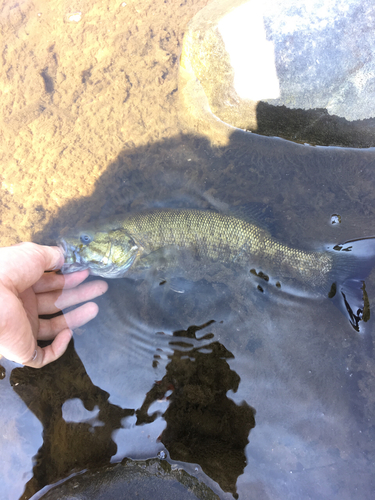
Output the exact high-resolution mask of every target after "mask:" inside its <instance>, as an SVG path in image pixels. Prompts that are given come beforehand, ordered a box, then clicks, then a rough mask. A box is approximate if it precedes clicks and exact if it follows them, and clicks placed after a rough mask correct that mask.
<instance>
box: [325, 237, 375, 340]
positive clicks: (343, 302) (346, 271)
mask: <svg viewBox="0 0 375 500" xmlns="http://www.w3.org/2000/svg"><path fill="white" fill-rule="evenodd" d="M330 251H331V252H333V253H334V269H333V271H332V273H331V283H332V285H331V289H330V291H329V293H328V297H329V298H331V299H333V301H334V303H335V305H337V306H338V307H339V309H340V310H341V311H342V312H343V313H344V315H345V316H346V317H347V318H348V320H349V323H350V324H351V325H352V327H353V328H354V329H355V330H356V331H357V332H360V331H362V328H363V323H366V322H367V321H368V320H369V319H370V302H369V298H368V294H367V291H366V283H365V279H366V278H367V277H368V275H369V274H370V272H371V270H372V268H373V267H374V266H375V237H371V238H364V239H358V240H352V241H347V242H346V243H343V244H342V245H335V246H334V247H333V248H331V249H330Z"/></svg>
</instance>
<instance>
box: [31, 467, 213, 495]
mask: <svg viewBox="0 0 375 500" xmlns="http://www.w3.org/2000/svg"><path fill="white" fill-rule="evenodd" d="M38 498H40V499H43V500H121V499H130V498H140V499H142V498H145V499H146V498H152V499H153V500H176V499H177V498H178V499H181V500H219V497H218V496H217V495H216V494H215V493H213V491H212V490H211V489H210V488H208V487H207V486H206V485H205V484H203V483H200V482H199V481H198V480H197V479H196V478H195V477H193V476H190V475H189V474H187V473H186V472H185V471H183V470H178V469H176V470H172V467H171V465H170V464H169V463H168V462H166V461H164V460H159V459H157V458H153V459H150V460H129V459H125V460H123V462H121V463H119V464H114V465H108V466H105V467H102V468H101V469H97V470H93V471H86V472H84V473H82V474H77V475H75V476H73V477H70V478H69V479H67V480H66V481H65V482H63V483H61V484H58V485H57V486H55V487H53V488H52V489H50V490H49V491H48V492H47V493H46V494H45V495H43V496H42V497H40V496H39V495H38Z"/></svg>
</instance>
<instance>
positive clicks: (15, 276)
mask: <svg viewBox="0 0 375 500" xmlns="http://www.w3.org/2000/svg"><path fill="white" fill-rule="evenodd" d="M63 262H64V257H63V254H62V251H61V250H60V249H59V248H58V247H48V246H43V245H37V244H35V243H20V244H19V245H14V246H12V247H4V248H0V355H3V356H4V357H5V358H7V359H9V360H11V361H15V362H17V363H21V364H23V365H27V366H31V367H33V368H41V367H42V366H44V365H46V364H48V363H51V362H52V361H55V360H56V359H57V358H59V357H60V356H61V355H62V354H63V353H64V352H65V350H66V348H67V346H68V343H69V341H70V339H71V337H72V334H73V332H72V330H73V329H74V328H78V327H79V326H81V325H84V324H85V323H87V322H88V321H90V320H91V319H93V318H94V317H95V316H96V315H97V313H98V306H97V305H96V304H95V303H94V302H87V303H86V304H83V305H81V306H79V307H77V308H76V309H74V310H72V311H69V312H68V313H66V314H64V315H60V316H56V317H54V318H52V319H48V320H47V319H40V318H39V316H40V315H48V314H54V313H56V312H58V311H60V310H61V309H64V308H66V307H69V306H72V305H75V304H79V303H80V302H85V301H86V300H90V299H93V298H95V297H98V296H99V295H102V294H103V293H105V292H106V291H107V288H108V285H107V283H106V282H105V281H102V280H95V281H91V282H89V283H85V284H83V285H80V283H81V282H82V281H83V280H85V279H86V278H87V276H88V274H89V272H88V270H85V271H80V272H77V273H73V274H69V275H62V274H56V273H55V272H50V273H45V271H47V270H55V269H59V268H60V267H61V266H62V264H63ZM51 339H54V340H53V342H52V344H51V345H49V346H47V347H44V348H41V347H39V346H38V345H37V340H51ZM0 357H1V356H0Z"/></svg>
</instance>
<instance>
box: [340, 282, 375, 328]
mask: <svg viewBox="0 0 375 500" xmlns="http://www.w3.org/2000/svg"><path fill="white" fill-rule="evenodd" d="M339 300H340V304H341V309H342V310H343V312H344V314H345V315H346V316H347V318H348V319H349V322H350V324H351V325H352V327H353V328H354V330H356V331H357V332H359V331H360V323H361V321H363V322H366V321H368V320H369V319H370V303H369V299H368V295H367V292H366V285H365V282H364V281H363V280H355V279H348V280H346V281H344V283H343V284H342V285H341V286H340V287H339Z"/></svg>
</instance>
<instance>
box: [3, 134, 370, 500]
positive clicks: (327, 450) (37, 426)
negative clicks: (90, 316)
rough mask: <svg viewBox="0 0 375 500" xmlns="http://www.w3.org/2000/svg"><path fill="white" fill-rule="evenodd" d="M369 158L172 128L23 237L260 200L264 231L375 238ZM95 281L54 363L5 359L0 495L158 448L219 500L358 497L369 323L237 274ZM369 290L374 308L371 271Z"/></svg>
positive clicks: (303, 238) (366, 492)
mask: <svg viewBox="0 0 375 500" xmlns="http://www.w3.org/2000/svg"><path fill="white" fill-rule="evenodd" d="M374 159H375V153H374V151H372V150H368V151H359V150H358V151H355V150H340V149H338V148H313V147H309V146H301V145H296V144H289V143H287V142H285V141H282V140H279V139H276V138H264V137H259V136H256V135H250V134H245V133H242V132H236V133H234V134H233V136H232V137H231V141H230V144H229V145H228V146H225V147H224V146H223V147H213V146H211V145H210V143H209V142H208V140H207V139H204V138H201V137H199V136H194V135H193V134H190V135H189V134H186V133H184V132H183V131H182V130H179V129H177V128H176V134H175V135H173V136H171V137H170V138H168V139H165V140H162V141H157V142H155V143H152V144H149V145H147V146H142V147H139V148H133V149H132V148H127V149H124V152H123V153H122V155H120V156H119V158H118V159H117V160H116V161H115V162H113V163H111V164H110V165H109V166H108V169H107V171H106V172H105V174H103V176H102V177H101V180H100V183H99V184H98V188H97V189H96V190H95V191H94V193H93V195H92V196H91V197H90V198H89V199H79V198H78V199H76V200H74V201H73V202H71V203H70V205H69V204H68V205H67V206H65V207H63V208H62V209H61V214H60V217H59V218H58V219H57V220H54V221H53V223H51V224H49V225H47V226H46V227H45V229H44V230H43V231H42V233H39V234H38V235H37V236H36V240H37V241H39V242H42V241H43V242H46V243H52V242H53V240H54V238H55V236H56V235H57V234H59V232H60V230H61V229H62V228H63V227H66V226H67V225H69V223H70V221H71V214H72V212H74V213H75V214H76V216H75V217H76V220H74V222H77V221H78V220H79V219H80V218H86V219H90V217H91V218H97V217H107V216H110V215H112V214H114V213H117V214H118V213H122V212H123V213H125V212H127V211H129V210H132V211H135V210H141V209H147V208H150V207H154V206H169V207H170V206H173V207H197V208H208V207H209V206H211V204H212V203H222V202H224V203H226V204H227V206H229V207H234V206H236V205H244V204H247V203H249V202H251V203H254V204H255V203H256V204H257V205H258V206H261V207H269V208H270V209H271V210H272V215H271V216H270V217H269V219H271V220H268V221H267V222H268V223H269V225H270V226H271V231H272V233H273V235H274V236H275V237H277V238H279V239H280V240H282V241H284V242H286V243H288V244H289V245H291V246H295V247H299V248H303V249H307V250H310V249H316V248H322V247H324V246H325V245H328V244H333V243H340V242H344V241H346V240H348V239H353V238H360V237H364V236H369V235H374V234H375V222H374V220H375V219H374V212H375V171H374ZM93 207H95V209H94V208H93ZM98 207H99V208H98ZM91 213H95V216H91V215H90V214H91ZM333 215H336V216H338V215H339V216H340V219H341V223H336V224H332V219H331V218H332V216H333ZM333 220H334V221H335V222H336V221H337V219H336V218H334V219H333ZM260 223H262V221H260ZM109 285H110V287H109V291H108V292H107V294H105V295H104V296H103V297H101V298H100V299H98V301H97V302H98V304H99V306H100V314H99V316H98V317H97V318H96V319H95V320H93V321H92V322H91V323H89V324H88V325H86V326H84V327H82V328H80V329H79V330H78V331H77V332H75V336H74V346H73V344H72V345H71V346H70V348H69V351H68V352H67V354H66V355H65V356H64V357H63V358H62V359H61V360H60V361H58V362H56V363H54V364H53V365H51V366H47V367H45V368H43V369H41V370H38V371H36V370H32V369H29V368H20V367H16V366H15V365H14V364H13V363H10V362H8V361H6V360H2V365H3V367H4V368H5V377H4V378H3V379H2V380H1V381H0V388H1V393H2V396H1V398H2V399H1V402H2V404H1V406H0V422H1V429H2V432H1V433H0V446H1V457H2V460H1V463H2V467H1V472H0V474H1V485H2V487H1V490H2V494H1V495H2V496H1V498H4V499H10V500H17V499H20V498H25V499H26V498H31V496H32V495H33V494H35V493H36V492H37V491H39V490H40V489H41V488H43V487H44V486H46V485H49V484H53V483H55V482H57V481H59V480H60V479H63V478H65V477H67V476H69V475H70V474H71V473H72V472H78V471H80V470H83V469H87V468H93V467H96V466H101V465H104V464H108V463H109V462H119V461H121V460H122V459H123V458H124V457H129V458H132V459H146V458H150V457H156V456H159V457H162V458H163V457H165V458H166V459H167V460H169V461H170V462H171V463H173V464H176V463H177V464H178V465H179V467H182V468H184V469H185V470H186V471H187V472H189V473H190V474H192V475H195V476H196V477H197V478H198V479H199V480H200V481H203V482H204V483H206V484H207V485H209V486H210V488H212V489H213V491H214V492H215V493H216V494H217V495H219V497H220V498H223V499H225V498H232V495H238V496H239V498H241V499H253V498H256V499H259V500H262V499H272V500H274V499H279V498H293V499H294V498H295V499H297V498H298V499H300V498H329V499H335V498H340V499H351V498H354V497H355V498H358V499H367V498H370V497H371V495H372V492H373V491H374V487H375V484H374V475H373V470H374V460H375V455H374V451H375V431H374V426H373V422H374V418H375V406H374V402H375V397H374V380H375V363H374V358H373V340H372V339H373V335H374V318H373V317H371V318H370V321H369V322H368V323H367V325H366V329H365V332H364V333H363V334H358V333H357V332H355V331H354V330H353V328H352V327H351V326H350V324H349V322H348V321H347V319H346V318H345V317H344V316H343V315H342V314H341V312H340V311H339V310H338V309H337V308H336V307H334V305H333V304H332V303H331V302H330V301H329V299H327V298H324V297H322V298H320V299H319V298H318V299H314V300H312V299H307V298H297V297H291V296H288V295H286V294H285V293H283V292H282V291H280V293H275V291H271V290H268V289H267V287H265V291H264V293H261V292H259V291H258V290H257V289H256V287H255V286H254V282H252V281H251V280H250V279H249V280H248V281H246V280H244V279H243V277H242V276H240V275H239V274H238V273H236V272H233V274H230V273H229V275H228V277H227V280H225V281H224V282H223V281H220V280H216V279H215V277H213V276H211V275H210V274H209V273H207V272H206V273H202V276H201V277H200V279H199V280H197V281H189V280H186V279H179V280H176V282H172V283H171V284H170V286H169V282H167V283H166V284H165V285H159V283H158V282H152V280H144V281H133V280H129V279H119V280H113V281H110V282H109ZM366 289H367V292H368V295H369V299H370V304H371V305H372V304H373V303H374V301H375V283H374V274H373V273H372V274H371V275H370V276H369V278H368V279H367V281H366ZM277 292H278V291H277Z"/></svg>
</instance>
